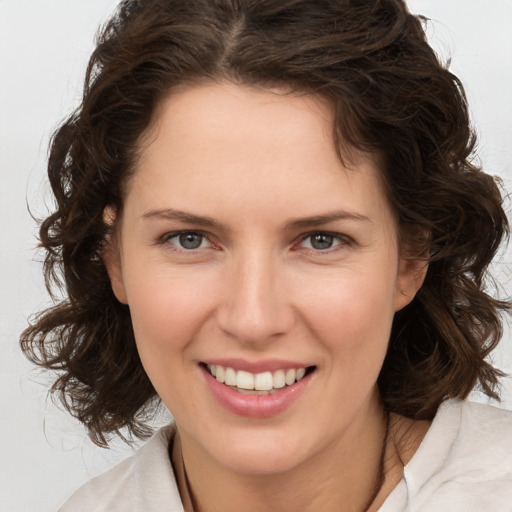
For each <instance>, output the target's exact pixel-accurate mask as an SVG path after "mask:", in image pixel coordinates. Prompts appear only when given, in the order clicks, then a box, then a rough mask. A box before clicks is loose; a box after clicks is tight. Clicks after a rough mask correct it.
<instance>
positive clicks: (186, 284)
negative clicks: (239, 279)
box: [127, 268, 215, 361]
mask: <svg viewBox="0 0 512 512" xmlns="http://www.w3.org/2000/svg"><path fill="white" fill-rule="evenodd" d="M169 274H170V273H169V271H168V270H167V269H165V268H162V269H161V271H160V272H151V273H150V272H146V273H144V272H139V273H138V274H134V275H131V276H129V279H128V280H127V281H128V286H127V295H128V304H129V307H130V313H131V317H132V323H133V328H134V332H135V338H136V340H137V346H138V348H139V352H140V353H141V357H142V358H143V360H144V359H148V358H151V360H154V361H159V360H165V359H169V357H172V356H173V354H174V353H175V351H183V350H184V349H185V348H186V346H187V345H188V344H189V343H191V341H192V340H193V339H194V336H195V335H196V334H197V332H198V330H199V329H200V328H201V327H202V325H203V324H204V323H205V321H206V319H207V318H208V316H209V314H210V312H211V310H212V307H213V304H212V299H213V298H214V297H215V292H214V290H212V289H211V288H214V286H213V285H209V284H208V283H209V282H210V281H209V280H207V279H204V280H201V279H194V280H192V279H188V278H187V273H186V272H181V273H172V275H169Z"/></svg>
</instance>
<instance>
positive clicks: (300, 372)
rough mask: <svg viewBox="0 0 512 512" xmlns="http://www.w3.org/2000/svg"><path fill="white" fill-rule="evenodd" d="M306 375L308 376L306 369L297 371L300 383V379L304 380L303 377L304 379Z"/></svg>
mask: <svg viewBox="0 0 512 512" xmlns="http://www.w3.org/2000/svg"><path fill="white" fill-rule="evenodd" d="M304 375H306V368H299V369H298V370H297V377H296V378H297V382H299V380H300V379H302V377H304Z"/></svg>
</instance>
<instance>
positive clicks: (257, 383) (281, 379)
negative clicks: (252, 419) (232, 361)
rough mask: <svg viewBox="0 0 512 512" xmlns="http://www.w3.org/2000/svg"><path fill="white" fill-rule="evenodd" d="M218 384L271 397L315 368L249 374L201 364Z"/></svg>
mask: <svg viewBox="0 0 512 512" xmlns="http://www.w3.org/2000/svg"><path fill="white" fill-rule="evenodd" d="M202 366H203V367H204V368H205V369H206V371H207V372H208V373H209V374H210V375H211V376H212V377H214V378H215V379H216V380H217V381H218V382H221V383H223V384H224V385H226V386H228V387H230V388H231V389H233V390H235V391H238V392H239V393H243V394H246V395H272V394H274V393H277V392H279V391H281V390H282V389H285V388H287V387H289V386H292V385H293V384H295V383H297V382H299V381H301V380H302V379H303V378H304V377H305V376H306V375H309V374H310V373H312V372H313V371H315V369H316V367H315V366H308V367H303V368H288V369H282V370H276V371H274V372H270V371H268V372H262V373H250V372H246V371H244V370H235V369H234V368H230V367H225V366H221V365H215V364H203V365H202Z"/></svg>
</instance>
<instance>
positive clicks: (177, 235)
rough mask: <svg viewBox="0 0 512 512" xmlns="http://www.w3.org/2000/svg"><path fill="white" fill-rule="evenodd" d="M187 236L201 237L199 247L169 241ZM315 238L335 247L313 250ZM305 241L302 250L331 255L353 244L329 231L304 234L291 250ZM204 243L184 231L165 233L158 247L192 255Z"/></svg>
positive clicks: (204, 237)
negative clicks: (162, 246) (322, 239)
mask: <svg viewBox="0 0 512 512" xmlns="http://www.w3.org/2000/svg"><path fill="white" fill-rule="evenodd" d="M187 235H191V236H199V237H201V242H200V244H199V246H198V247H192V248H186V247H183V246H181V247H180V246H179V245H178V244H174V243H172V242H171V240H173V239H177V240H178V241H180V237H183V236H187ZM315 236H317V237H326V238H330V239H332V240H331V242H332V243H334V244H335V245H332V246H331V247H326V248H324V249H318V248H315V247H313V246H312V243H311V240H312V239H313V237H315ZM307 240H310V247H302V248H304V249H307V250H310V251H313V252H315V253H317V254H327V253H331V252H334V251H336V250H339V248H340V247H346V246H349V247H350V246H351V245H352V243H353V242H352V240H351V239H350V238H349V237H347V236H346V235H341V234H339V233H331V232H329V231H314V232H312V233H306V234H304V235H302V236H301V237H300V239H299V242H298V243H296V244H294V246H293V250H297V249H300V248H301V247H300V246H301V245H302V244H303V243H304V242H305V241H307ZM205 241H207V242H209V243H210V244H212V242H211V240H210V239H209V237H208V235H207V234H206V233H203V232H201V231H195V230H184V231H175V232H173V233H166V234H165V235H163V236H162V237H161V238H160V239H159V244H160V245H164V244H169V245H171V246H172V248H173V250H176V251H181V252H184V253H193V252H198V250H200V249H205V247H201V246H202V245H203V243H204V242H205ZM336 242H337V243H336ZM181 243H183V241H181Z"/></svg>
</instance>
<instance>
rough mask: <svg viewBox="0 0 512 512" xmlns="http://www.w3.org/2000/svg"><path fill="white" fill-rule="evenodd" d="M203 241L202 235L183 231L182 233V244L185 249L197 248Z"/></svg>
mask: <svg viewBox="0 0 512 512" xmlns="http://www.w3.org/2000/svg"><path fill="white" fill-rule="evenodd" d="M202 241H203V237H202V235H198V234H196V233H183V234H182V235H180V244H181V246H182V247H184V248H185V249H197V248H198V247H199V246H200V245H201V242H202Z"/></svg>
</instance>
